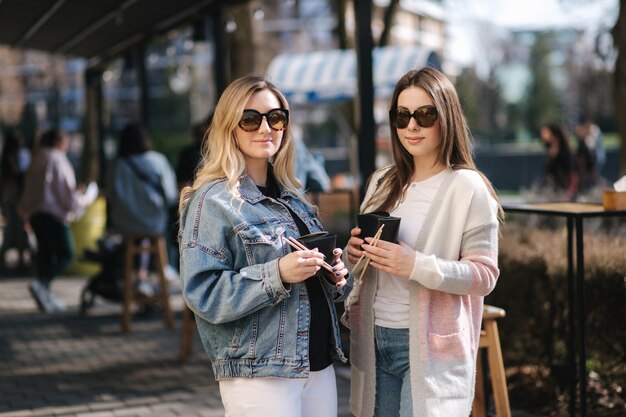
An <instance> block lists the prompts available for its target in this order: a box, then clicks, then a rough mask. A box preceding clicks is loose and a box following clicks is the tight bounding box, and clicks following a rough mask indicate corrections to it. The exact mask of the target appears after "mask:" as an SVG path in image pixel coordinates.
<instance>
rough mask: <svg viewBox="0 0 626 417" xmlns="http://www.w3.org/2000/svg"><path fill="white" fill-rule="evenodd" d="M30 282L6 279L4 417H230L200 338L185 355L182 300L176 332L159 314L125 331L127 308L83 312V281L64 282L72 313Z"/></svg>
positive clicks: (344, 413)
mask: <svg viewBox="0 0 626 417" xmlns="http://www.w3.org/2000/svg"><path fill="white" fill-rule="evenodd" d="M28 282H29V279H26V278H7V277H0V417H8V416H11V417H34V416H64V417H87V416H89V417H117V416H119V417H122V416H123V417H132V416H163V417H169V416H190V417H193V416H205V417H209V416H215V417H217V416H223V415H224V410H223V408H222V405H221V401H220V398H219V392H218V388H217V384H216V382H215V380H214V379H213V375H212V371H211V367H210V364H209V362H208V360H207V359H206V355H205V354H204V352H203V351H202V346H201V345H200V340H199V338H198V337H197V336H196V339H195V340H194V346H193V347H194V353H193V354H192V356H191V358H190V359H189V360H188V361H187V362H186V363H180V362H179V360H178V353H179V347H180V346H179V345H180V335H181V333H180V332H181V330H180V329H181V322H182V314H181V311H182V299H181V297H180V295H175V296H172V302H173V306H174V311H175V313H176V315H175V318H176V321H175V324H176V329H175V330H174V331H168V330H166V329H165V328H164V327H163V323H162V316H161V315H160V314H158V313H151V314H149V315H143V316H141V315H135V316H134V317H133V323H132V325H133V329H132V331H131V332H130V333H128V334H124V333H122V332H121V328H120V306H119V305H118V304H113V303H107V302H105V301H102V300H99V301H97V303H96V305H95V306H94V308H93V309H92V310H90V312H89V315H88V316H87V317H85V318H81V317H79V316H78V302H79V295H80V291H81V290H82V288H83V286H84V285H85V282H86V279H85V278H83V277H62V278H59V279H57V280H55V282H54V284H53V292H54V293H55V294H56V295H58V296H60V298H61V299H63V300H64V301H65V302H66V303H67V305H68V307H69V311H68V312H66V313H61V314H50V315H45V314H42V313H39V312H38V311H37V309H36V306H35V303H34V302H33V300H32V299H31V297H30V295H29V293H28ZM337 385H338V392H339V414H338V416H339V417H349V416H350V415H351V414H350V412H349V407H348V395H349V381H348V379H347V378H346V368H345V367H343V366H342V367H339V369H338V377H337Z"/></svg>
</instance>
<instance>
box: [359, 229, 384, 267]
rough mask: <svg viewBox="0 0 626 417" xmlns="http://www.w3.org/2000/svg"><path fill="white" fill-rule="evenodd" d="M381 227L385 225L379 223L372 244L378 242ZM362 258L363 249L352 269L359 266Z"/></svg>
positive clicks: (363, 255) (374, 244)
mask: <svg viewBox="0 0 626 417" xmlns="http://www.w3.org/2000/svg"><path fill="white" fill-rule="evenodd" d="M383 227H385V225H384V224H381V225H380V227H379V228H378V230H377V231H376V234H374V239H373V240H372V246H376V245H377V244H378V239H380V235H382V234H383ZM363 258H365V251H363V254H362V255H361V257H360V258H359V260H358V261H356V263H355V264H354V266H353V267H352V269H356V267H357V266H359V264H360V263H361V261H362V260H363Z"/></svg>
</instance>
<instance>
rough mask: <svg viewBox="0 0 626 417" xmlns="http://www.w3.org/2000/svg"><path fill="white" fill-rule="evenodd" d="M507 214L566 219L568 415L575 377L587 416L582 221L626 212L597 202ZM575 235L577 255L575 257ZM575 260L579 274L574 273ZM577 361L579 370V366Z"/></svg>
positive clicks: (511, 209) (508, 208) (515, 207)
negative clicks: (607, 208) (607, 207)
mask: <svg viewBox="0 0 626 417" xmlns="http://www.w3.org/2000/svg"><path fill="white" fill-rule="evenodd" d="M503 208H504V210H505V212H507V213H524V214H540V215H546V216H553V217H565V218H566V220H567V298H568V303H569V313H568V327H569V329H568V343H567V346H568V349H567V350H568V364H569V369H570V372H571V375H573V376H574V377H575V378H574V379H573V380H571V381H569V384H570V386H569V394H570V395H569V415H570V416H571V417H575V416H576V378H578V381H579V383H580V386H579V395H580V415H581V416H582V417H586V416H587V369H586V362H587V351H586V341H587V340H586V332H585V319H586V313H585V255H584V242H583V231H584V229H583V219H585V218H591V217H612V216H615V217H626V210H604V208H603V207H602V205H601V204H596V203H572V202H563V203H524V204H509V205H506V204H505V205H504V207H503ZM574 236H575V237H576V240H575V241H576V256H575V257H574ZM574 259H576V273H575V274H574ZM576 333H578V358H576ZM576 359H578V368H577V367H576Z"/></svg>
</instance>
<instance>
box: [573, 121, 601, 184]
mask: <svg viewBox="0 0 626 417" xmlns="http://www.w3.org/2000/svg"><path fill="white" fill-rule="evenodd" d="M592 130H594V131H595V129H592V127H591V124H590V123H588V122H586V121H585V122H583V123H580V124H578V125H577V126H576V127H575V129H574V133H575V136H576V141H577V148H576V153H575V154H574V161H575V163H576V171H577V172H578V193H579V194H580V193H583V194H584V193H589V192H592V191H593V189H594V188H596V187H598V186H601V185H602V178H601V177H600V168H599V165H598V161H599V159H598V154H600V160H601V161H602V163H603V164H604V160H605V159H606V155H605V154H604V146H603V145H602V151H598V147H599V146H600V145H598V144H599V143H600V142H601V141H602V138H601V137H598V136H595V135H594V134H592ZM595 133H596V134H597V131H596V132H595Z"/></svg>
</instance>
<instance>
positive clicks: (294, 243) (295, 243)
mask: <svg viewBox="0 0 626 417" xmlns="http://www.w3.org/2000/svg"><path fill="white" fill-rule="evenodd" d="M282 238H283V240H284V241H285V243H287V244H288V245H289V246H291V247H292V248H294V249H296V250H310V249H309V248H307V247H306V246H304V245H303V244H302V243H300V242H298V241H297V240H296V239H294V238H293V237H291V236H289V238H288V239H285V237H284V236H282ZM323 262H324V263H322V267H324V269H326V270H327V271H328V272H332V273H333V274H334V273H335V271H333V267H332V266H330V265H329V264H327V263H326V261H323Z"/></svg>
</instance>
